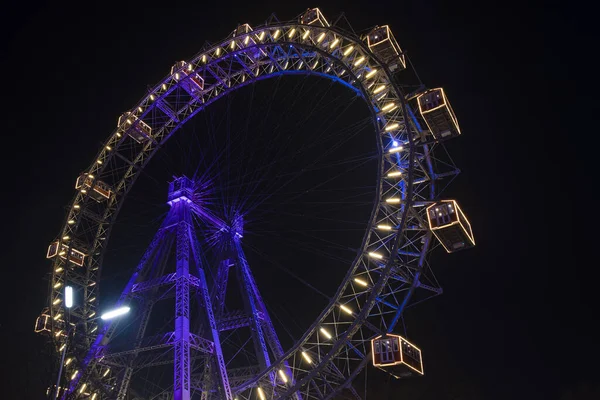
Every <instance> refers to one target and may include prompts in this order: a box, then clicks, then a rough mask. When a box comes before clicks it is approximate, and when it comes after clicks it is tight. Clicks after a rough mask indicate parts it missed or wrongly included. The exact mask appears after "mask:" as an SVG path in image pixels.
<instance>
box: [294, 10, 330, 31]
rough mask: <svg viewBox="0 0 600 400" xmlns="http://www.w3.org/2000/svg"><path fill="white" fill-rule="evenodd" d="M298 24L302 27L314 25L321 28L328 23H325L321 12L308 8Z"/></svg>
mask: <svg viewBox="0 0 600 400" xmlns="http://www.w3.org/2000/svg"><path fill="white" fill-rule="evenodd" d="M300 23H301V24H303V25H316V26H323V27H328V26H329V22H327V20H326V19H325V17H324V16H323V14H322V13H321V10H319V9H318V8H309V9H308V10H306V12H305V13H304V14H302V16H301V17H300Z"/></svg>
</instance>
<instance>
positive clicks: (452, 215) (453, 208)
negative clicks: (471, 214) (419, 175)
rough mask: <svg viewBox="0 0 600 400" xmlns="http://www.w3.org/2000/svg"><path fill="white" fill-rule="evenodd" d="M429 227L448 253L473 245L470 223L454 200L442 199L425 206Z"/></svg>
mask: <svg viewBox="0 0 600 400" xmlns="http://www.w3.org/2000/svg"><path fill="white" fill-rule="evenodd" d="M427 219H428V221H429V229H431V232H432V233H433V234H434V235H435V237H437V238H438V240H439V241H440V243H442V246H444V248H445V249H446V251H447V252H448V253H452V252H455V251H458V250H463V249H468V248H470V247H473V246H475V239H474V237H473V231H472V230H471V224H470V223H469V221H468V220H467V217H465V214H464V213H463V212H462V210H461V209H460V207H459V206H458V204H456V201H455V200H442V201H440V202H437V203H435V204H432V205H430V206H429V207H427Z"/></svg>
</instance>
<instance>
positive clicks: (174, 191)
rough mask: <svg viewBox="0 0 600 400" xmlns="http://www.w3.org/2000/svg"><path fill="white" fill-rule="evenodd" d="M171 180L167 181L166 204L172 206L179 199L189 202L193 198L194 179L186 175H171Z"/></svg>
mask: <svg viewBox="0 0 600 400" xmlns="http://www.w3.org/2000/svg"><path fill="white" fill-rule="evenodd" d="M173 178H174V179H173V181H172V182H171V183H169V195H168V197H167V198H168V200H169V201H168V202H167V203H168V204H169V205H170V206H172V205H173V204H175V203H177V202H179V201H187V202H191V201H192V199H193V198H194V187H195V186H196V185H195V183H194V181H193V180H191V179H190V178H188V177H187V176H181V177H173Z"/></svg>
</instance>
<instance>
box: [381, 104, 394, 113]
mask: <svg viewBox="0 0 600 400" xmlns="http://www.w3.org/2000/svg"><path fill="white" fill-rule="evenodd" d="M395 107H396V103H387V104H386V105H385V106H383V107H381V111H390V110H391V109H393V108H395Z"/></svg>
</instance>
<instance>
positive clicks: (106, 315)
mask: <svg viewBox="0 0 600 400" xmlns="http://www.w3.org/2000/svg"><path fill="white" fill-rule="evenodd" d="M129 310H131V308H129V307H120V308H117V309H115V310H112V311H108V312H105V313H104V314H102V316H101V317H100V318H101V319H103V320H105V321H106V320H108V319H112V318H115V317H119V316H121V315H123V314H127V313H128V312H129Z"/></svg>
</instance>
